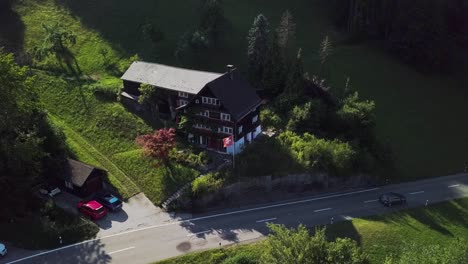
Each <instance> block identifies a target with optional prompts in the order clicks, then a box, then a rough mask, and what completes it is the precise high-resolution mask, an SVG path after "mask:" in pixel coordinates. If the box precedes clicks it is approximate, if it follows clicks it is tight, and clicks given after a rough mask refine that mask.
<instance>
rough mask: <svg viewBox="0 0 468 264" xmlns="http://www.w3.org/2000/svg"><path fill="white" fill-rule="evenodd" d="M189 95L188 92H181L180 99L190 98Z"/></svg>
mask: <svg viewBox="0 0 468 264" xmlns="http://www.w3.org/2000/svg"><path fill="white" fill-rule="evenodd" d="M188 96H189V95H188V93H186V92H179V97H182V98H188Z"/></svg>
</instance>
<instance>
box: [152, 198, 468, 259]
mask: <svg viewBox="0 0 468 264" xmlns="http://www.w3.org/2000/svg"><path fill="white" fill-rule="evenodd" d="M326 232H327V235H328V237H329V239H331V240H334V239H335V238H336V237H350V238H352V239H354V240H356V241H357V242H358V244H359V245H360V246H361V247H362V250H363V252H364V253H365V254H367V255H368V256H369V259H370V262H371V263H375V264H380V263H383V262H384V261H385V258H386V257H387V256H390V255H395V256H398V255H399V254H400V253H401V252H402V250H403V249H404V247H405V245H406V244H410V243H414V244H416V245H417V246H420V247H424V246H425V245H435V244H438V245H441V246H444V245H445V244H446V242H448V241H450V240H453V239H457V238H463V239H467V238H468V198H463V199H458V200H453V201H447V202H442V203H438V204H435V205H431V206H429V207H427V208H425V207H421V208H416V209H407V210H402V211H399V212H395V213H388V214H383V215H377V216H372V217H366V218H355V219H353V220H352V221H345V222H338V223H336V224H334V225H332V226H327V231H326ZM262 243H263V242H258V243H255V244H251V245H241V246H232V247H228V248H226V249H214V250H207V251H202V252H195V253H191V254H187V255H184V256H181V257H176V258H172V259H168V260H164V261H161V262H157V263H164V264H178V263H193V264H195V263H212V264H218V263H222V261H223V260H224V259H225V258H227V257H229V256H233V255H235V254H239V253H243V252H247V253H253V254H254V256H257V257H259V256H260V255H261V254H262V246H263V245H262ZM207 260H211V261H210V262H207Z"/></svg>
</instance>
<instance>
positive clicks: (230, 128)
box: [223, 126, 233, 135]
mask: <svg viewBox="0 0 468 264" xmlns="http://www.w3.org/2000/svg"><path fill="white" fill-rule="evenodd" d="M223 133H226V134H230V135H232V133H233V129H232V127H226V126H223Z"/></svg>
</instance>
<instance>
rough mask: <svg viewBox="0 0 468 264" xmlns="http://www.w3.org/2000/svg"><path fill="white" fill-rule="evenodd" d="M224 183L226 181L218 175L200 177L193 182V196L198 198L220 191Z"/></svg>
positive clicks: (210, 174)
mask: <svg viewBox="0 0 468 264" xmlns="http://www.w3.org/2000/svg"><path fill="white" fill-rule="evenodd" d="M223 183H224V179H220V178H219V174H218V173H208V174H206V175H203V176H201V177H198V178H197V179H195V180H194V181H193V182H192V194H193V195H194V196H196V197H200V196H203V195H205V194H208V193H213V192H215V191H217V190H219V189H220V188H221V187H222V186H223Z"/></svg>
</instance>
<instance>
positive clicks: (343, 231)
mask: <svg viewBox="0 0 468 264" xmlns="http://www.w3.org/2000/svg"><path fill="white" fill-rule="evenodd" d="M337 220H341V219H337ZM318 227H325V228H326V229H325V231H326V232H325V234H326V235H327V238H328V240H330V241H334V240H335V239H337V238H343V237H347V238H350V239H352V240H354V241H356V243H357V244H358V245H359V246H361V243H362V237H361V234H359V232H358V231H357V229H356V227H355V226H354V224H353V221H340V222H337V223H335V224H333V225H329V226H318ZM311 233H312V234H315V229H311Z"/></svg>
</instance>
